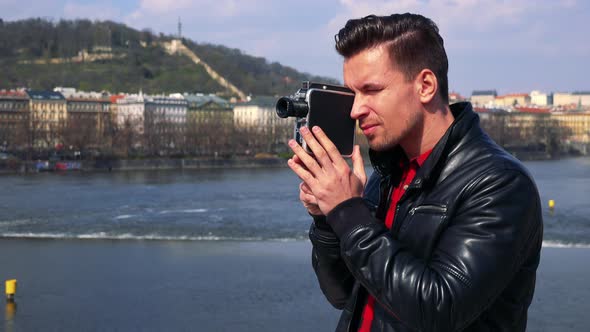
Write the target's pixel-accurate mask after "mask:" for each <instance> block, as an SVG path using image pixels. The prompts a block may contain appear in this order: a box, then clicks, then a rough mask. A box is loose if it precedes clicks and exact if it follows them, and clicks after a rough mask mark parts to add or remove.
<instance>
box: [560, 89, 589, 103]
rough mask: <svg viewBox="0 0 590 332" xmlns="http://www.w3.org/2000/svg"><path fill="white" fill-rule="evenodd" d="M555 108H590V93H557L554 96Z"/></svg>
mask: <svg viewBox="0 0 590 332" xmlns="http://www.w3.org/2000/svg"><path fill="white" fill-rule="evenodd" d="M553 105H554V106H568V105H579V106H590V91H577V92H572V93H569V92H556V93H554V94H553Z"/></svg>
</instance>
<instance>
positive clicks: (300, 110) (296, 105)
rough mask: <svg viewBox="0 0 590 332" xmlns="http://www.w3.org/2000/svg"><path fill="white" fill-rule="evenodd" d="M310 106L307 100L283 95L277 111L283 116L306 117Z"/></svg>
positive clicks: (278, 102)
mask: <svg viewBox="0 0 590 332" xmlns="http://www.w3.org/2000/svg"><path fill="white" fill-rule="evenodd" d="M308 110H309V107H308V105H307V103H306V102H305V101H300V100H294V99H292V98H289V97H282V98H281V99H279V100H278V101H277V105H276V111H277V115H278V116H279V117H281V118H287V117H290V116H294V117H298V118H304V117H306V116H307V111H308Z"/></svg>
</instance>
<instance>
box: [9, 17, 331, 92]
mask: <svg viewBox="0 0 590 332" xmlns="http://www.w3.org/2000/svg"><path fill="white" fill-rule="evenodd" d="M172 39H174V37H173V36H169V35H164V34H159V35H156V34H154V33H153V32H151V31H150V30H142V31H138V30H135V29H132V28H129V27H127V26H126V25H124V24H120V23H116V22H111V21H94V22H93V21H90V20H61V21H59V22H52V21H48V20H45V19H40V18H37V19H27V20H20V21H11V22H5V21H3V20H2V19H0V72H2V75H1V76H0V88H2V89H6V88H18V87H27V88H31V89H53V88H54V87H56V86H68V87H75V88H78V89H81V90H95V91H100V90H106V91H110V92H112V93H117V92H136V91H138V90H139V89H142V90H143V92H145V93H171V92H204V93H219V94H222V95H225V96H229V95H231V93H230V92H228V91H227V90H226V89H225V88H223V87H222V86H220V85H219V84H218V83H217V82H216V81H215V80H213V79H212V78H211V77H210V76H209V74H207V72H206V71H205V69H204V68H203V67H202V66H199V65H196V64H194V63H193V62H191V60H190V59H189V58H188V57H185V56H180V55H169V54H168V53H166V52H165V51H164V49H163V48H162V47H161V46H160V44H161V43H162V42H166V41H170V40H172ZM183 43H184V44H185V46H187V47H188V48H189V49H190V50H192V51H193V52H194V53H195V54H196V55H197V56H198V57H199V58H200V59H202V60H203V61H204V62H205V63H207V64H208V65H209V66H210V67H211V68H212V69H213V70H215V71H216V72H217V73H219V74H220V75H221V76H222V77H224V78H225V79H227V80H228V81H229V82H231V83H232V84H233V85H235V86H236V87H237V88H239V89H240V90H241V91H243V92H245V93H246V94H253V95H283V94H289V93H292V92H294V89H295V88H297V87H298V85H299V82H300V81H303V80H314V81H322V82H327V83H338V82H337V81H336V80H334V79H330V78H325V77H318V76H313V75H310V74H307V73H301V72H298V71H296V70H295V69H293V68H290V67H287V66H283V65H281V64H279V63H276V62H273V63H269V62H268V61H267V60H266V59H264V58H261V57H254V56H250V55H247V54H244V53H243V52H242V51H240V50H238V49H231V48H227V47H225V46H220V45H211V44H201V43H197V42H195V41H192V40H188V39H183Z"/></svg>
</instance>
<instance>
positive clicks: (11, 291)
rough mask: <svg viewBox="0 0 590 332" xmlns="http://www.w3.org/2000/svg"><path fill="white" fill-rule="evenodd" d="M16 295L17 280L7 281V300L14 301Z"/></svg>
mask: <svg viewBox="0 0 590 332" xmlns="http://www.w3.org/2000/svg"><path fill="white" fill-rule="evenodd" d="M15 294H16V279H10V280H6V299H8V300H12V299H14V295H15Z"/></svg>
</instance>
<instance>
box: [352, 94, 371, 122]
mask: <svg viewBox="0 0 590 332" xmlns="http://www.w3.org/2000/svg"><path fill="white" fill-rule="evenodd" d="M367 113H369V108H368V107H367V106H366V105H365V104H364V103H363V102H362V100H361V98H359V97H356V96H355V97H354V103H353V104H352V109H351V110H350V117H351V118H352V119H354V120H358V119H359V118H360V117H362V116H363V115H366V114H367Z"/></svg>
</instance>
